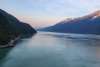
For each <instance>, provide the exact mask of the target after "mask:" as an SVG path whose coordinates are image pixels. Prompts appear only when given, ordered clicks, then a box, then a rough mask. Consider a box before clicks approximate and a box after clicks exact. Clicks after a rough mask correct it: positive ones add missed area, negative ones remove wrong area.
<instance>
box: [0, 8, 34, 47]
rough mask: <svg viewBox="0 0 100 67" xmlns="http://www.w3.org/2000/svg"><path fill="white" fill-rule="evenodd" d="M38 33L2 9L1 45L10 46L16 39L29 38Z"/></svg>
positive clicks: (0, 14)
mask: <svg viewBox="0 0 100 67" xmlns="http://www.w3.org/2000/svg"><path fill="white" fill-rule="evenodd" d="M34 33H36V31H35V29H33V28H32V27H31V26H30V25H28V24H26V23H22V22H20V21H19V20H18V19H17V18H15V17H14V16H12V15H10V14H8V13H7V12H5V11H3V10H1V9H0V45H6V44H8V43H9V42H10V41H11V40H12V39H15V38H16V37H19V36H20V37H29V36H32V35H33V34H34Z"/></svg>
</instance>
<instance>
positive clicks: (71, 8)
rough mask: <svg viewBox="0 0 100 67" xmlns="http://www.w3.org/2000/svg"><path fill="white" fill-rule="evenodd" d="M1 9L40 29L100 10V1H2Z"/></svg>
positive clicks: (0, 0)
mask: <svg viewBox="0 0 100 67" xmlns="http://www.w3.org/2000/svg"><path fill="white" fill-rule="evenodd" d="M0 9H3V10H5V11H7V12H9V13H11V14H13V15H14V16H16V17H17V18H19V19H20V20H22V21H24V22H27V23H30V24H31V25H32V26H34V27H40V26H47V25H52V24H55V23H57V22H59V21H61V20H63V19H65V18H68V17H79V16H83V15H86V14H89V13H91V12H94V11H95V10H99V9H100V0H0Z"/></svg>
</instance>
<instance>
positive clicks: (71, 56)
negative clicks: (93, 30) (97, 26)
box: [0, 33, 100, 67]
mask: <svg viewBox="0 0 100 67" xmlns="http://www.w3.org/2000/svg"><path fill="white" fill-rule="evenodd" d="M4 59H5V62H3V66H2V67H100V39H99V36H97V35H93V36H92V35H79V36H78V35H76V34H58V33H38V34H37V35H35V36H34V37H33V38H30V39H23V42H21V43H19V44H18V45H17V46H16V47H15V48H14V49H12V50H11V51H10V53H9V54H8V55H7V56H6V57H5V58H4ZM0 67H1V66H0Z"/></svg>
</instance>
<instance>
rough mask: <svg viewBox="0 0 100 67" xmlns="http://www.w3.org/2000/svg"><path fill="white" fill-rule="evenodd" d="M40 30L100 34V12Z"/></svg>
mask: <svg viewBox="0 0 100 67" xmlns="http://www.w3.org/2000/svg"><path fill="white" fill-rule="evenodd" d="M40 30H42V31H50V32H62V33H80V34H100V11H96V12H93V13H91V14H89V15H86V16H83V17H79V18H75V19H70V20H64V21H61V22H59V23H57V24H56V25H54V26H50V27H46V28H42V29H40Z"/></svg>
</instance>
